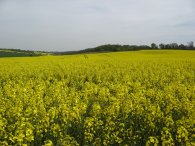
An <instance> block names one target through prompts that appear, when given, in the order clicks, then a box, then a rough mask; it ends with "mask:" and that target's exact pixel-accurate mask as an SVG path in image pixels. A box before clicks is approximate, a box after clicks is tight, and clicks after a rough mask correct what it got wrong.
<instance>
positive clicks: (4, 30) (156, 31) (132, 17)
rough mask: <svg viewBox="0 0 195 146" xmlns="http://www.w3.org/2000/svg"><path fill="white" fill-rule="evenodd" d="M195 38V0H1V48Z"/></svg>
mask: <svg viewBox="0 0 195 146" xmlns="http://www.w3.org/2000/svg"><path fill="white" fill-rule="evenodd" d="M189 41H195V0H0V48H3V47H5V48H20V49H30V50H31V49H34V50H45V51H71V50H80V49H85V48H89V47H95V46H98V45H103V44H151V43H152V42H155V43H157V44H158V43H161V42H164V43H171V42H176V43H184V44H186V43H187V42H189Z"/></svg>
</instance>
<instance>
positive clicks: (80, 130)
mask: <svg viewBox="0 0 195 146" xmlns="http://www.w3.org/2000/svg"><path fill="white" fill-rule="evenodd" d="M193 144H195V52H194V51H182V50H178V51H172V50H168V51H165V50H155V51H151V50H150V51H132V52H117V53H100V54H98V53H97V54H79V55H66V56H40V57H22V58H20V57H18V58H0V145H30V146H37V145H45V146H46V145H47V146H52V145H59V146H63V145H65V146H66V145H121V146H123V145H132V146H134V145H135V146H136V145H148V146H149V145H156V146H157V145H163V146H167V145H170V146H171V145H193Z"/></svg>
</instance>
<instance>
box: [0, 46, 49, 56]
mask: <svg viewBox="0 0 195 146" xmlns="http://www.w3.org/2000/svg"><path fill="white" fill-rule="evenodd" d="M47 54H49V53H44V52H39V51H25V50H17V49H2V48H0V58H2V57H28V56H31V57H32V56H42V55H47Z"/></svg>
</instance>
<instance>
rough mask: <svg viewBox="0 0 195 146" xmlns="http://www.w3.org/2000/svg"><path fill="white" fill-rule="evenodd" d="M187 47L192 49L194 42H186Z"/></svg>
mask: <svg viewBox="0 0 195 146" xmlns="http://www.w3.org/2000/svg"><path fill="white" fill-rule="evenodd" d="M188 48H189V49H193V48H194V42H193V41H190V42H188Z"/></svg>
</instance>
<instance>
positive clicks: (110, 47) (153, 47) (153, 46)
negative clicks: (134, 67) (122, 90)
mask: <svg viewBox="0 0 195 146" xmlns="http://www.w3.org/2000/svg"><path fill="white" fill-rule="evenodd" d="M160 49H166V50H195V47H194V45H193V42H189V43H188V44H187V45H184V44H177V43H170V44H162V43H161V44H159V45H157V44H155V43H152V44H151V45H150V46H148V45H119V44H117V45H112V44H107V45H101V46H98V47H94V48H87V49H84V50H79V51H67V52H53V54H54V55H66V54H67V55H68V54H82V53H96V52H121V51H139V50H160Z"/></svg>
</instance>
